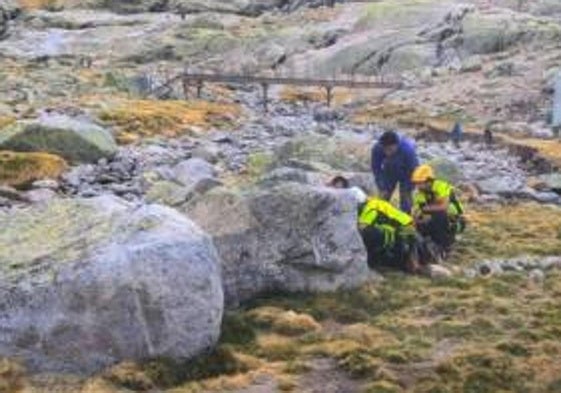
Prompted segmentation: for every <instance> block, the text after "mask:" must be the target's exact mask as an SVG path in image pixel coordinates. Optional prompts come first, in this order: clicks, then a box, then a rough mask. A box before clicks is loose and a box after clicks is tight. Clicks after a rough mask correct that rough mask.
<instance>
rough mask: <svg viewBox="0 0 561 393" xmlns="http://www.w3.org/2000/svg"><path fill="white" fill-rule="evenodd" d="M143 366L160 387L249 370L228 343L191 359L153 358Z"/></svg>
mask: <svg viewBox="0 0 561 393" xmlns="http://www.w3.org/2000/svg"><path fill="white" fill-rule="evenodd" d="M143 368H144V372H145V373H146V375H147V376H148V377H149V378H150V380H151V381H154V383H155V384H156V385H158V386H160V387H171V386H177V385H179V384H180V383H183V382H186V381H193V380H201V379H206V378H211V377H216V376H219V375H228V374H235V373H240V372H246V371H248V366H247V365H246V364H244V363H243V362H242V361H240V360H239V359H238V358H237V357H236V356H235V352H234V351H233V350H232V348H231V347H229V346H226V345H222V346H219V347H218V348H216V349H215V350H213V351H212V352H210V353H208V354H206V355H202V356H200V357H198V358H196V359H194V360H190V361H177V360H174V359H169V358H159V359H153V360H150V361H148V362H147V363H145V365H144V366H143Z"/></svg>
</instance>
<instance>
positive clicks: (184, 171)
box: [173, 158, 216, 187]
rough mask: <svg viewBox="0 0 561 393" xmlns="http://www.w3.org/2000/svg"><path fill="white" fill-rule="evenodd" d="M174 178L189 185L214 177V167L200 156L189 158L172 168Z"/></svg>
mask: <svg viewBox="0 0 561 393" xmlns="http://www.w3.org/2000/svg"><path fill="white" fill-rule="evenodd" d="M173 173H174V179H175V180H176V181H177V182H179V183H181V184H183V185H185V186H187V187H189V186H192V185H194V184H195V183H196V182H197V181H199V180H201V179H205V178H207V179H208V178H211V179H212V178H214V177H215V176H216V169H215V168H214V166H213V165H212V164H210V163H208V162H207V161H205V160H202V159H200V158H190V159H188V160H186V161H182V162H180V163H179V164H177V165H176V166H175V167H174V168H173Z"/></svg>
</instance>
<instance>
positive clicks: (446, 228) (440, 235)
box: [417, 212, 455, 250]
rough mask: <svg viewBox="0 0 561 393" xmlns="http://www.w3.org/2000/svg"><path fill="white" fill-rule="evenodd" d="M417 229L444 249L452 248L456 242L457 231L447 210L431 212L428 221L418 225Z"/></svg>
mask: <svg viewBox="0 0 561 393" xmlns="http://www.w3.org/2000/svg"><path fill="white" fill-rule="evenodd" d="M417 230H418V231H419V233H420V234H421V235H422V236H423V237H427V238H429V239H431V240H432V241H433V242H434V243H435V244H436V245H437V246H439V247H442V248H443V249H444V250H448V249H450V247H451V246H452V244H454V240H455V232H454V230H452V225H451V222H450V217H449V216H448V214H447V213H446V212H435V213H431V214H430V218H429V220H428V221H426V222H423V223H421V224H419V225H417Z"/></svg>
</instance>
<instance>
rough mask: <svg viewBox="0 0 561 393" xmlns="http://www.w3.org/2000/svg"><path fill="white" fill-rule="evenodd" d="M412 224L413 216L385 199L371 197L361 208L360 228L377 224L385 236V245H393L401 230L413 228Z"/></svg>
mask: <svg viewBox="0 0 561 393" xmlns="http://www.w3.org/2000/svg"><path fill="white" fill-rule="evenodd" d="M412 225H413V217H411V216H410V215H409V214H407V213H405V212H403V211H401V210H399V209H397V208H396V207H394V206H393V205H392V204H391V203H389V202H387V201H385V200H383V199H379V198H370V199H368V201H366V203H364V204H363V205H362V206H360V208H359V216H358V226H359V228H360V229H364V228H366V227H368V226H375V227H376V228H378V229H380V230H382V231H383V232H384V237H385V240H384V246H391V245H393V244H394V243H395V239H396V234H397V233H398V232H399V230H400V229H402V228H407V227H410V228H412Z"/></svg>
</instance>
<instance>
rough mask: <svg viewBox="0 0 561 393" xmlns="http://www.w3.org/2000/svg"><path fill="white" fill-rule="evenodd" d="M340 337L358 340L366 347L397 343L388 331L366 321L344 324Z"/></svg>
mask: <svg viewBox="0 0 561 393" xmlns="http://www.w3.org/2000/svg"><path fill="white" fill-rule="evenodd" d="M340 336H341V338H344V339H348V340H352V341H355V342H358V343H360V344H362V345H364V346H366V347H373V346H381V345H397V344H398V343H399V341H398V340H397V339H396V338H395V337H394V336H393V335H392V334H390V333H389V332H387V331H384V330H381V329H378V328H376V327H374V326H371V325H368V324H366V323H356V324H353V325H348V326H345V327H344V328H343V329H342V331H341V333H340Z"/></svg>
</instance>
